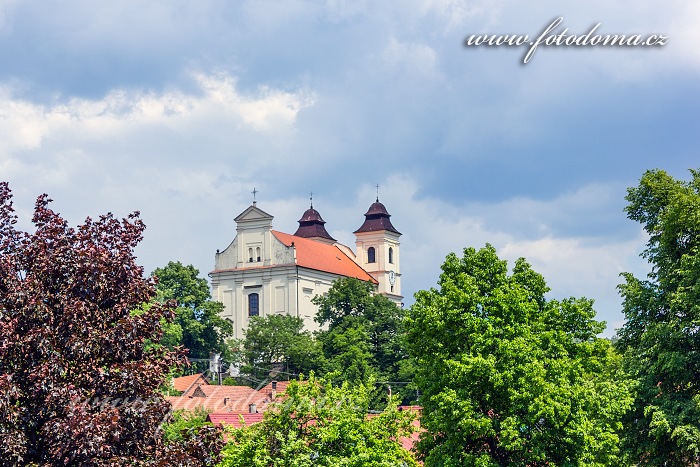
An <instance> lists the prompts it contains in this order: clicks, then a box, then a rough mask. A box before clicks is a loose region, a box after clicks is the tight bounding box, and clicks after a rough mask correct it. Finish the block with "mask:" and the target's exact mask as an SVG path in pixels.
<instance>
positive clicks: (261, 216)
mask: <svg viewBox="0 0 700 467" xmlns="http://www.w3.org/2000/svg"><path fill="white" fill-rule="evenodd" d="M272 219H274V217H273V216H271V215H270V214H268V213H266V212H265V211H263V210H262V209H260V208H258V207H257V206H255V205H253V206H248V208H247V209H246V210H245V211H243V212H242V213H240V214H239V215H238V216H236V218H235V219H234V221H236V222H246V221H259V220H269V221H272Z"/></svg>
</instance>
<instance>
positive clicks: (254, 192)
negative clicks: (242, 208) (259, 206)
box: [251, 187, 260, 204]
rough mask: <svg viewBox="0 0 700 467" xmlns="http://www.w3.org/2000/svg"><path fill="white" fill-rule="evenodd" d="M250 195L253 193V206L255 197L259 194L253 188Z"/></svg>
mask: <svg viewBox="0 0 700 467" xmlns="http://www.w3.org/2000/svg"><path fill="white" fill-rule="evenodd" d="M251 193H253V204H255V195H257V194H258V193H260V192H259V191H258V190H256V189H255V187H253V191H251Z"/></svg>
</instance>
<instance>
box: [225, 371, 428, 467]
mask: <svg viewBox="0 0 700 467" xmlns="http://www.w3.org/2000/svg"><path fill="white" fill-rule="evenodd" d="M369 401H370V390H369V389H368V387H367V386H364V385H361V384H360V385H356V386H352V387H351V386H350V385H348V383H344V384H343V385H341V386H334V385H333V384H332V383H331V382H330V380H329V379H327V378H325V379H317V378H315V377H314V376H313V374H312V375H311V376H310V377H309V379H308V380H306V381H292V382H291V383H290V384H289V386H287V390H286V392H285V398H284V399H281V400H280V401H278V402H276V403H274V404H273V405H272V407H271V408H269V409H268V411H266V412H265V414H264V417H263V420H262V421H261V422H259V423H256V424H254V425H251V426H248V427H244V428H239V429H232V430H231V431H230V432H229V440H230V441H229V443H228V444H227V445H226V446H225V447H224V450H223V451H222V456H223V461H222V462H221V464H220V466H221V467H229V466H231V467H232V466H240V465H245V466H257V467H273V466H274V467H283V466H284V467H302V466H312V465H323V466H328V467H331V466H332V467H336V466H346V467H366V466H386V467H389V466H399V465H403V466H417V463H416V461H415V459H414V457H413V455H412V454H411V453H410V452H409V451H407V450H406V449H404V448H403V447H402V446H401V442H400V439H401V438H402V437H405V436H409V435H410V434H411V433H412V432H413V431H414V430H415V428H414V427H413V425H412V422H413V419H414V418H415V414H413V413H411V412H409V411H403V412H402V411H399V410H397V407H396V405H395V404H396V401H395V400H393V401H391V403H390V404H389V405H388V406H387V407H386V409H385V410H383V411H382V412H381V413H379V414H373V415H371V416H370V415H368V409H369Z"/></svg>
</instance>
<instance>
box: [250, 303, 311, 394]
mask: <svg viewBox="0 0 700 467" xmlns="http://www.w3.org/2000/svg"><path fill="white" fill-rule="evenodd" d="M242 348H243V350H242V355H243V362H244V366H243V367H242V368H241V371H242V372H243V373H244V374H247V375H249V376H250V377H251V379H253V380H254V381H256V382H261V381H265V380H267V379H268V378H269V377H270V373H271V372H273V371H275V370H276V371H277V372H280V373H281V377H283V378H284V379H289V376H297V375H299V374H301V373H307V374H308V373H309V372H310V371H314V370H318V369H319V368H320V367H321V365H322V360H323V354H322V352H321V349H320V346H319V345H318V343H317V342H316V341H315V340H314V338H313V336H312V335H311V333H310V332H309V331H305V330H304V321H303V320H302V319H301V318H296V317H294V316H289V315H269V316H265V317H260V316H254V317H252V318H251V319H250V323H249V325H248V329H247V330H246V331H245V340H244V341H243V346H242ZM275 377H276V378H277V379H279V376H275Z"/></svg>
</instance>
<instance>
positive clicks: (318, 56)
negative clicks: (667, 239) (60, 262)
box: [0, 0, 700, 336]
mask: <svg viewBox="0 0 700 467" xmlns="http://www.w3.org/2000/svg"><path fill="white" fill-rule="evenodd" d="M557 18H562V20H561V23H560V24H559V26H557V28H556V29H555V30H553V31H551V33H552V34H559V33H562V32H564V34H565V36H563V37H562V39H561V40H562V41H563V39H564V38H565V37H566V35H577V36H583V35H585V34H586V33H588V32H589V31H591V30H592V29H593V28H594V27H595V26H596V25H598V27H597V28H596V29H595V31H594V34H601V35H605V34H624V35H627V36H630V35H637V34H638V35H640V36H641V37H642V38H646V37H648V36H650V35H656V36H665V37H667V39H666V40H665V41H664V42H665V43H664V44H663V45H659V44H657V45H654V46H601V45H598V46H590V45H588V46H585V45H580V46H576V45H569V46H566V45H564V44H563V43H561V44H560V45H556V44H555V43H552V45H549V46H547V45H540V46H538V48H537V49H536V50H535V52H534V54H533V55H532V57H530V60H529V61H528V62H527V63H523V62H524V58H525V55H526V53H527V51H528V50H529V48H530V47H531V46H530V45H528V43H524V44H523V45H521V46H515V45H513V46H507V45H501V46H483V45H482V46H465V45H464V43H465V39H467V38H469V37H470V36H472V35H490V36H492V35H528V37H529V40H530V41H534V40H535V39H536V38H537V37H539V36H540V35H541V34H542V33H543V32H545V31H546V29H547V27H548V26H550V25H551V24H552V22H553V21H554V20H555V19H557ZM698 24H700V3H699V2H697V1H694V0H664V1H649V0H617V1H610V0H586V1H582V0H572V1H568V2H559V1H554V0H552V1H538V2H520V1H515V0H488V1H487V0H473V1H470V0H464V1H460V0H402V1H384V2H367V1H362V0H353V1H350V0H314V1H301V0H279V1H274V2H273V1H266V0H255V1H236V2H232V1H228V0H220V1H215V0H198V1H196V2H192V1H149V2H142V1H135V0H134V1H129V0H123V1H118V2H94V1H88V0H85V1H78V0H68V1H51V0H46V1H32V0H27V1H16V0H0V64H2V65H1V66H0V180H2V181H7V182H9V183H10V187H11V189H12V190H13V193H14V207H15V209H16V211H17V213H18V215H19V217H20V226H22V227H23V228H25V229H30V228H31V224H30V219H31V214H32V210H33V205H34V201H35V199H36V197H37V196H38V195H40V194H42V193H48V194H49V196H50V197H51V198H52V199H53V200H54V202H53V203H52V207H53V209H54V210H56V211H58V212H60V213H61V214H62V215H63V216H64V217H66V218H67V219H68V220H69V221H70V222H71V223H72V224H74V225H75V224H79V223H81V222H82V221H83V220H84V219H85V218H86V217H87V216H91V217H97V216H99V215H100V214H103V213H106V212H112V213H114V214H115V215H117V216H120V217H124V216H126V215H128V214H129V213H130V212H132V211H136V210H138V211H140V212H141V216H142V219H143V220H144V222H145V223H146V225H147V229H146V231H145V234H144V240H143V242H142V244H141V245H140V246H139V247H138V249H137V256H138V261H139V262H140V264H142V265H143V266H144V268H145V270H146V272H150V271H152V270H153V269H155V268H156V267H162V266H164V265H166V264H167V263H168V262H169V261H181V262H182V263H184V264H193V265H194V266H195V267H197V268H198V269H199V270H200V272H201V275H202V277H206V274H207V273H208V272H210V271H211V270H212V269H213V266H214V253H215V251H216V250H217V249H221V250H223V249H224V248H226V246H227V245H228V244H229V243H230V242H231V241H232V240H233V238H234V236H235V223H234V221H233V219H234V217H236V216H237V215H238V214H239V213H241V212H242V211H243V210H245V209H246V208H247V207H248V206H249V205H250V204H251V202H252V198H253V195H252V194H251V192H252V191H253V189H254V188H255V189H256V191H258V193H257V195H256V199H257V204H258V207H260V208H261V209H263V210H265V211H266V212H268V213H270V214H272V215H273V216H274V221H273V226H274V228H275V229H277V230H281V231H283V232H288V233H293V232H294V231H295V230H296V228H297V221H298V219H299V218H300V217H301V215H302V213H303V212H304V210H305V209H307V208H308V207H309V197H310V193H311V192H313V205H314V207H315V208H316V209H317V210H318V211H319V212H320V213H321V215H322V216H323V218H324V220H325V221H326V222H327V224H326V228H327V229H328V231H329V232H330V233H331V235H332V236H334V237H335V238H336V239H338V240H339V241H341V242H342V243H345V244H348V245H351V246H354V236H353V234H352V232H353V231H354V230H356V229H357V228H358V227H359V226H360V225H361V224H362V221H363V220H364V217H363V215H364V213H365V212H366V211H367V209H368V208H369V206H370V204H371V203H372V202H373V201H374V200H375V197H376V196H377V188H376V185H379V189H378V193H379V199H380V201H382V202H383V203H384V205H385V206H386V207H387V209H388V211H389V212H390V213H391V215H392V218H391V219H392V222H393V224H394V226H395V227H396V228H397V229H398V230H399V231H400V232H401V233H402V234H403V235H402V237H401V274H402V287H403V294H404V295H405V296H406V298H405V303H406V305H407V306H408V305H410V304H411V303H412V302H413V294H414V293H415V292H416V291H418V290H421V289H428V288H430V287H435V286H436V284H437V280H438V277H439V274H440V265H441V264H442V262H443V261H444V259H445V256H446V255H447V254H448V253H450V252H455V253H457V254H459V255H461V254H462V250H463V249H464V248H465V247H474V248H481V247H483V246H484V245H485V244H486V243H490V244H492V245H493V246H494V247H496V249H497V251H498V254H499V255H500V256H501V257H502V258H505V259H508V260H509V263H510V265H511V266H512V264H513V261H514V260H515V259H517V258H519V257H525V258H526V259H527V260H528V261H529V262H530V263H531V264H532V266H533V268H534V269H535V270H536V271H538V272H540V273H541V274H543V275H544V277H545V279H546V280H547V282H548V285H549V286H550V287H551V289H552V290H551V292H550V293H549V296H550V297H551V298H566V297H570V296H574V297H581V296H585V297H588V298H592V299H594V300H595V309H596V310H597V312H598V319H602V320H605V321H606V322H607V323H608V329H607V330H606V335H608V336H611V335H613V334H614V332H615V331H614V330H615V329H616V328H619V327H620V326H622V324H623V319H624V317H623V315H622V312H621V300H620V297H619V296H618V293H617V290H616V286H617V284H619V283H620V282H621V279H620V277H619V274H620V273H621V272H623V271H629V272H632V273H634V274H635V275H637V276H638V277H643V276H645V275H646V274H647V272H648V271H649V265H648V264H646V262H645V261H644V260H643V259H641V258H640V257H639V254H640V252H641V251H643V249H644V247H645V242H646V240H647V237H646V236H645V234H644V232H643V230H642V228H641V226H640V225H639V224H637V223H635V222H633V221H631V220H629V219H627V218H626V215H625V213H624V207H625V199H624V197H625V194H626V189H627V188H628V187H631V186H635V185H636V184H637V182H638V181H639V178H640V177H641V176H642V174H643V173H644V171H646V170H650V169H656V168H658V169H663V170H666V171H667V172H669V173H670V174H671V175H673V176H675V177H678V178H682V179H688V178H689V173H688V169H690V168H700V159H699V158H698V149H699V148H700V112H699V111H698V109H700V47H697V44H698V43H700V28H698V27H697V25H698ZM564 29H568V30H567V31H564ZM550 35H551V34H550ZM547 37H548V35H545V36H544V38H543V39H546V38H547ZM572 40H573V39H572Z"/></svg>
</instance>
